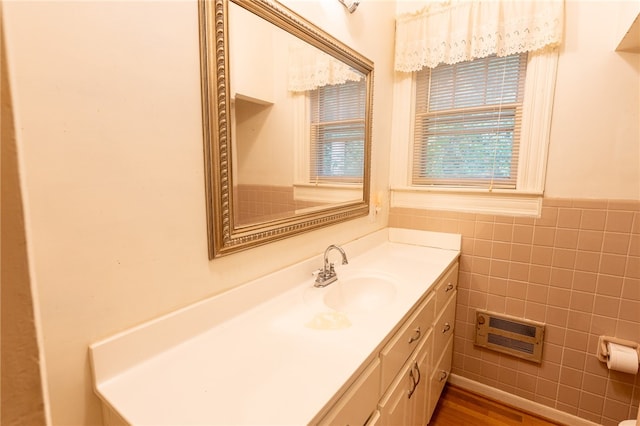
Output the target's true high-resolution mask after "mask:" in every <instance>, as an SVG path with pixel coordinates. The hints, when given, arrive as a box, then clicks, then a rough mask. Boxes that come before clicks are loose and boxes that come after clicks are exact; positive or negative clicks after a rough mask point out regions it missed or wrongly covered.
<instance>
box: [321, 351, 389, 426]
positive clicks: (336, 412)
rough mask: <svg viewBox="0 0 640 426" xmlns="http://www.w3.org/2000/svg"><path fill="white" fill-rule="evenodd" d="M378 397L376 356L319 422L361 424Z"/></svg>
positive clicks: (373, 407)
mask: <svg viewBox="0 0 640 426" xmlns="http://www.w3.org/2000/svg"><path fill="white" fill-rule="evenodd" d="M379 398H380V360H379V359H378V358H376V359H374V360H373V361H372V362H371V364H370V365H369V366H368V367H367V369H366V370H365V371H364V373H362V374H361V375H360V377H358V380H356V382H355V383H354V384H353V385H352V386H351V387H350V388H349V389H348V390H347V392H345V394H344V395H342V397H341V398H340V399H339V400H338V402H337V403H336V405H334V406H333V408H332V409H331V411H330V412H329V413H328V414H327V415H326V416H324V417H323V419H322V421H320V423H319V424H320V425H363V424H365V423H366V422H367V420H368V419H369V418H370V416H371V415H372V412H373V410H375V408H376V406H377V403H378V400H379Z"/></svg>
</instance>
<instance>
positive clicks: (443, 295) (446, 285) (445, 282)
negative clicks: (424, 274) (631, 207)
mask: <svg viewBox="0 0 640 426" xmlns="http://www.w3.org/2000/svg"><path fill="white" fill-rule="evenodd" d="M457 288H458V262H456V263H455V264H454V265H453V266H452V267H451V269H449V271H448V272H447V273H446V274H445V276H444V277H443V278H442V279H441V280H440V282H438V284H437V285H436V290H435V293H436V312H440V311H441V310H442V308H444V306H445V305H446V304H447V301H448V300H449V299H450V298H451V295H452V294H453V292H454V291H456V289H457Z"/></svg>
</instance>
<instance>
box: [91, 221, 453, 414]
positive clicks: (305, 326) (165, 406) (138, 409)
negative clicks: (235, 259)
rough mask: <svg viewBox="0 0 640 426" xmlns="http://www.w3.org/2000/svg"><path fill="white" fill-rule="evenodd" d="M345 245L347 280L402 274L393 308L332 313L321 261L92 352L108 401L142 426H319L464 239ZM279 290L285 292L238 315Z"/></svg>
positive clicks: (391, 235) (395, 237) (398, 234)
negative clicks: (260, 295) (319, 277)
mask: <svg viewBox="0 0 640 426" xmlns="http://www.w3.org/2000/svg"><path fill="white" fill-rule="evenodd" d="M420 244H423V245H420ZM429 245H431V246H436V247H441V248H436V247H430V246H429ZM342 247H343V248H344V250H345V251H346V253H347V255H348V256H349V264H348V265H344V266H342V265H339V262H338V259H339V254H338V253H335V251H333V252H332V253H331V255H330V257H331V260H332V261H335V262H336V271H337V273H338V278H339V280H340V279H343V280H346V279H348V278H349V277H351V276H354V275H357V274H358V273H361V272H362V273H367V274H369V273H378V274H382V275H386V276H390V277H393V278H394V280H395V281H396V282H398V283H399V285H397V286H396V292H395V297H394V298H393V301H392V302H391V303H389V304H387V305H385V306H382V307H380V308H378V309H375V310H374V311H370V312H357V313H356V312H350V313H349V312H347V313H340V312H336V311H334V310H332V309H330V308H329V307H327V306H326V305H325V304H324V303H323V301H322V298H323V295H324V294H325V293H326V292H328V291H330V290H331V288H332V286H339V285H340V281H338V282H335V283H333V284H330V285H329V286H327V287H326V288H324V289H318V288H315V287H313V277H312V276H311V272H312V271H313V270H314V269H317V268H318V267H320V266H321V265H322V261H321V259H322V256H319V257H317V258H314V259H310V260H308V261H305V262H301V263H300V264H298V265H294V266H293V267H289V268H286V269H285V270H283V271H282V272H277V273H274V274H270V275H269V276H267V277H265V278H262V279H260V280H256V281H255V282H251V283H248V284H246V285H243V286H242V288H240V289H238V290H236V291H235V292H234V291H233V290H232V291H230V292H227V293H224V294H222V295H219V296H216V297H213V298H211V299H208V300H206V301H203V302H200V303H198V304H196V305H193V306H192V307H187V308H184V309H182V310H180V311H177V312H176V313H173V314H170V315H167V316H165V317H162V318H159V319H157V320H154V321H152V322H150V323H148V324H143V325H142V326H139V327H136V328H134V329H131V330H128V331H126V332H123V333H120V334H118V335H116V336H113V337H111V338H109V339H106V340H104V341H102V342H98V343H96V344H94V345H92V346H91V356H92V364H93V369H94V377H95V380H96V391H97V393H98V395H99V396H100V397H101V399H102V400H103V401H104V402H105V403H107V404H108V405H109V406H110V407H112V408H113V410H115V411H116V412H117V413H118V414H119V415H121V416H122V417H123V418H124V419H125V420H126V421H127V422H129V423H131V424H134V425H196V424H197V425H301V424H307V423H309V422H310V421H311V420H312V419H313V418H314V417H315V416H316V414H317V413H318V412H319V411H320V410H322V408H323V407H324V406H325V404H326V403H327V402H328V401H329V400H331V398H332V397H333V396H334V395H335V393H336V392H337V391H338V390H339V389H340V388H341V387H342V386H343V385H344V384H345V383H346V382H347V381H348V380H349V379H350V378H351V376H352V375H353V373H354V372H356V370H357V369H358V368H359V367H360V366H361V365H362V363H363V362H364V361H365V360H366V359H367V358H368V357H369V356H370V355H371V354H372V352H373V351H374V350H376V348H377V347H378V346H379V344H380V342H381V341H382V340H384V339H385V338H386V337H387V335H388V334H389V333H390V332H391V331H392V330H393V329H394V327H395V326H396V325H397V324H398V323H399V322H400V321H401V320H402V318H403V317H404V316H405V315H406V314H407V313H408V311H409V310H411V308H412V307H413V306H414V305H415V304H416V303H417V302H418V300H419V299H420V298H421V296H422V295H424V293H425V292H426V291H427V289H428V288H429V287H430V286H431V285H433V284H434V283H435V282H436V281H437V280H438V278H439V277H440V276H441V275H442V273H443V272H444V271H445V270H446V269H447V268H448V266H449V265H451V264H452V263H453V262H454V261H455V260H456V259H457V257H458V255H459V250H460V237H459V236H458V235H451V234H436V233H430V232H420V231H408V230H399V229H384V230H382V231H379V232H376V233H374V234H371V235H370V236H367V237H364V238H362V239H359V240H356V241H355V242H353V243H349V244H344V245H343V246H342ZM294 277H295V278H301V279H299V280H298V281H296V282H293V283H290V284H283V283H282V281H283V280H285V281H286V280H291V279H292V278H294ZM302 277H304V278H302ZM265 281H266V282H265ZM269 282H271V283H273V285H272V287H274V288H275V289H276V290H274V291H278V293H277V294H273V295H271V297H269V298H267V299H265V300H262V301H259V302H257V303H255V302H252V305H253V306H251V307H249V308H248V309H245V308H238V309H239V311H238V312H233V309H229V306H231V305H233V304H234V303H236V302H237V301H238V300H241V299H243V298H246V296H247V295H248V294H249V292H251V293H252V294H253V293H255V292H256V291H257V290H256V287H254V286H261V287H262V288H264V286H267V285H269ZM262 291H264V290H262ZM251 297H255V295H252V296H251ZM245 303H249V302H245ZM240 304H242V303H240ZM221 308H222V310H225V311H226V313H224V314H222V313H221V312H220V311H221ZM202 318H205V319H206V321H210V322H212V324H211V325H207V324H205V325H203V324H200V323H201V322H202V321H201V319H202ZM206 321H205V322H206ZM195 322H199V324H194V323H195ZM181 334H183V336H182V337H181V336H180V335H181Z"/></svg>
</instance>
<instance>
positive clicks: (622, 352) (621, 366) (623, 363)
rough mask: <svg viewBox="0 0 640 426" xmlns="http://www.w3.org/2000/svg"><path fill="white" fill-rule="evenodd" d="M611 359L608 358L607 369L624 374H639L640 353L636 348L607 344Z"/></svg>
mask: <svg viewBox="0 0 640 426" xmlns="http://www.w3.org/2000/svg"><path fill="white" fill-rule="evenodd" d="M607 350H608V351H609V357H608V358H607V368H608V369H609V370H614V371H620V372H622V373H629V374H637V373H638V352H637V351H636V350H635V348H630V347H628V346H623V345H618V344H616V343H611V342H609V343H607Z"/></svg>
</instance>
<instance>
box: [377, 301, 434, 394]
mask: <svg viewBox="0 0 640 426" xmlns="http://www.w3.org/2000/svg"><path fill="white" fill-rule="evenodd" d="M434 304H435V297H434V294H433V293H429V295H427V297H426V299H425V300H424V301H423V302H422V303H421V304H420V306H419V307H418V308H417V309H416V311H415V313H414V314H413V315H412V316H411V317H409V319H408V320H407V321H406V323H405V325H404V326H403V327H402V328H401V329H400V330H399V331H398V332H397V333H396V334H395V336H394V337H393V338H392V339H391V341H390V342H389V343H388V344H387V345H386V346H385V347H384V349H382V351H381V352H380V360H381V361H382V391H383V392H384V390H385V389H386V388H387V387H388V386H389V385H390V384H391V382H392V381H393V378H394V377H395V376H396V375H397V374H398V371H399V370H400V368H401V367H402V365H403V364H404V363H405V362H406V361H407V359H408V358H409V356H410V355H411V353H412V352H413V351H414V349H415V348H416V347H417V346H418V343H419V342H421V341H422V340H424V337H425V336H426V335H427V333H428V332H429V329H430V328H431V319H432V318H433V316H434Z"/></svg>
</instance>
